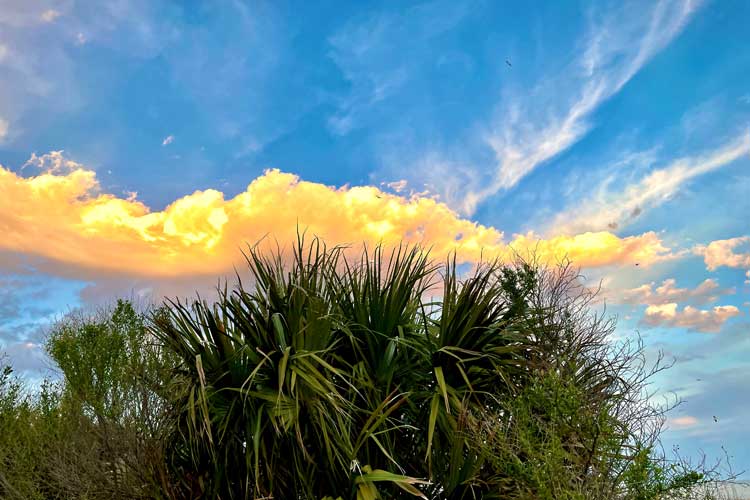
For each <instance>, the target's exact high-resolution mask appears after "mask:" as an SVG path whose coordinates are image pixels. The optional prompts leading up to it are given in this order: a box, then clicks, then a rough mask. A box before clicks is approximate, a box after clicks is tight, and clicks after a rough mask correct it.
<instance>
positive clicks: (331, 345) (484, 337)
mask: <svg viewBox="0 0 750 500" xmlns="http://www.w3.org/2000/svg"><path fill="white" fill-rule="evenodd" d="M353 254H354V255H357V257H354V258H353V257H352V255H353ZM246 260H247V266H248V269H249V274H250V276H249V279H248V278H246V277H245V278H243V276H242V275H241V274H239V273H238V274H237V282H236V285H235V286H234V287H233V288H231V289H229V288H228V287H227V286H226V285H225V286H224V287H223V288H221V289H220V290H219V291H218V292H219V293H218V299H217V300H216V301H215V302H214V303H211V304H210V303H208V302H207V301H205V300H202V299H200V298H198V299H197V300H195V301H193V302H192V303H183V302H181V301H172V302H170V303H169V304H168V307H167V308H166V310H165V309H160V314H158V315H155V316H154V317H153V319H152V326H151V328H152V330H153V332H154V334H155V335H156V336H157V337H158V338H159V339H160V340H161V342H162V343H163V344H164V345H165V346H166V347H167V348H168V349H169V350H170V351H171V352H173V353H175V354H176V355H177V357H178V358H179V360H180V362H179V363H178V365H177V367H176V369H175V370H174V373H173V377H172V379H171V380H170V381H169V384H170V386H171V387H172V388H173V390H172V394H173V398H172V401H173V403H174V407H173V413H174V415H173V416H174V421H175V422H176V426H175V431H174V433H173V436H172V439H171V446H170V450H171V452H172V455H171V466H172V468H173V473H174V475H175V476H178V477H181V478H182V480H183V483H184V484H183V488H184V489H185V491H189V492H190V495H191V496H192V497H200V496H202V497H207V498H223V499H232V498H275V499H331V500H332V499H341V500H350V499H352V500H353V499H357V500H371V499H373V500H374V499H378V498H412V497H421V498H435V499H438V498H440V499H456V500H458V499H469V498H471V499H474V498H506V497H508V496H510V497H515V498H535V497H537V496H540V497H542V498H544V497H545V495H547V496H549V495H552V496H553V497H555V496H556V495H557V496H559V495H562V494H563V492H565V491H568V492H573V493H571V495H573V496H571V498H584V497H581V496H580V495H581V494H582V493H581V492H584V491H589V492H594V491H596V492H599V493H601V492H604V491H606V492H607V493H606V495H609V496H610V497H613V498H614V497H617V495H618V494H619V493H618V492H620V491H621V490H620V489H618V488H620V486H618V484H619V483H618V481H619V479H618V478H619V477H620V476H621V474H622V471H623V470H626V469H627V467H628V464H629V463H630V462H631V461H632V460H631V456H630V455H628V453H627V450H628V446H631V445H632V444H633V443H634V442H636V441H637V440H639V439H641V438H643V437H646V438H648V437H649V436H646V435H645V434H644V433H643V432H641V433H640V434H638V433H637V430H638V426H639V425H640V429H644V428H646V426H647V425H650V424H649V422H651V423H653V422H655V421H658V418H659V417H660V414H659V412H658V410H657V409H653V408H652V407H650V406H648V405H646V404H641V403H643V402H644V401H645V400H644V399H638V397H639V391H640V390H641V389H642V387H643V383H644V381H645V380H646V378H647V377H648V372H647V371H644V370H643V366H642V365H639V364H638V363H636V364H635V365H633V361H634V360H635V361H637V359H639V358H638V356H639V355H640V353H641V352H642V351H638V350H637V349H636V350H635V351H627V350H621V351H616V350H612V349H611V347H608V346H609V344H608V343H607V342H606V336H607V335H608V333H609V332H610V330H609V328H610V323H608V322H606V321H604V322H602V321H601V320H600V319H598V318H599V317H597V316H592V315H590V314H589V313H588V309H587V307H588V304H589V302H590V301H589V299H588V295H585V294H583V295H582V294H578V295H576V294H574V293H569V292H571V287H570V286H569V285H570V284H571V283H574V282H575V280H574V279H572V278H571V275H570V273H569V272H567V268H562V270H563V272H562V273H561V274H559V275H558V274H555V273H554V272H551V273H550V272H547V271H544V270H540V269H539V268H538V267H537V266H535V265H532V264H528V263H524V262H519V263H517V264H514V265H511V266H508V265H504V264H501V263H499V262H490V263H483V264H479V265H477V266H475V268H474V270H473V272H471V273H468V274H467V275H464V276H462V275H461V273H459V271H458V269H459V266H458V265H457V263H456V259H455V257H454V258H453V259H449V260H448V261H447V262H446V263H445V264H444V265H436V264H434V263H433V262H432V261H431V260H430V259H429V257H428V253H427V252H426V251H424V250H422V249H421V248H419V247H408V246H404V245H401V246H398V247H396V248H394V249H393V250H390V251H386V250H385V249H384V248H383V247H381V246H377V247H375V248H374V249H367V248H365V249H364V250H363V251H361V252H357V253H355V252H353V250H352V249H347V248H342V247H333V248H327V247H326V246H325V245H324V244H323V243H322V242H321V241H320V240H318V239H313V240H311V241H309V242H306V241H305V239H304V237H302V236H300V237H299V239H298V241H297V244H296V245H295V247H294V248H293V249H292V252H291V255H285V254H284V252H282V251H281V250H279V249H278V248H277V250H276V251H275V252H270V253H269V252H264V251H261V250H260V247H251V248H249V249H248V252H247V254H246ZM566 273H567V274H566ZM561 277H562V278H561ZM555 279H558V281H555ZM560 280H561V281H560ZM566 280H567V281H566ZM433 286H434V287H433ZM432 295H438V296H439V298H438V299H437V300H433V299H430V298H429V297H430V296H432ZM628 377H630V378H628ZM638 412H640V413H638ZM636 417H638V418H641V417H642V418H643V422H642V423H640V424H637V425H635V426H634V425H633V424H634V421H633V419H634V418H636ZM645 442H646V443H650V442H653V440H650V441H649V440H648V439H646V440H645ZM545 460H547V461H546V462H545ZM594 483H595V484H596V485H597V486H596V488H594V487H593V486H591V485H592V484H594ZM566 488H567V489H566ZM626 490H627V489H626ZM597 494H598V493H597ZM576 495H578V496H576ZM585 498H588V497H585ZM591 498H597V497H596V496H592V497H591Z"/></svg>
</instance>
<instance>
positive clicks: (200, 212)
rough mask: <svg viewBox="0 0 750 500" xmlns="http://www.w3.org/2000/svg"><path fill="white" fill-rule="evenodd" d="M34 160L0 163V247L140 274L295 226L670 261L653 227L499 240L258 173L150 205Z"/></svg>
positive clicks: (415, 210)
mask: <svg viewBox="0 0 750 500" xmlns="http://www.w3.org/2000/svg"><path fill="white" fill-rule="evenodd" d="M32 163H34V164H36V165H37V166H38V167H41V168H42V171H41V173H39V174H38V175H36V176H31V177H23V176H20V175H18V174H16V173H14V172H11V171H10V170H7V169H5V168H3V167H2V166H0V230H1V231H2V238H0V250H5V251H10V252H18V253H22V254H27V255H32V256H37V257H42V258H44V259H49V260H51V261H53V262H56V263H59V264H61V265H68V266H78V267H80V268H84V269H89V270H94V271H106V272H112V273H118V274H119V273H122V274H130V275H139V276H158V277H170V276H171V277H177V276H186V275H200V274H214V273H219V272H223V271H226V270H229V269H231V266H232V265H233V264H236V263H238V262H239V261H240V260H241V255H240V249H241V248H243V246H244V245H245V244H246V243H251V244H252V243H255V242H257V241H259V240H261V239H262V238H264V237H266V236H268V237H270V238H269V239H270V240H276V241H278V242H280V243H281V244H284V243H287V242H291V241H293V239H294V238H295V233H296V231H297V227H298V226H299V227H300V228H306V229H307V231H308V233H309V234H315V235H318V236H320V237H322V238H323V239H324V240H325V241H326V242H327V243H328V244H360V243H367V244H375V243H377V242H381V241H382V242H383V243H385V244H395V243H398V242H400V241H406V242H409V243H419V244H422V245H426V246H429V247H431V248H432V254H433V256H435V257H441V258H442V257H443V256H445V255H447V254H448V253H449V252H451V251H456V253H457V257H458V260H459V261H461V262H477V261H478V260H480V259H481V258H482V257H484V258H485V259H487V258H493V257H499V258H509V257H510V256H511V255H512V253H513V252H514V251H515V252H519V253H521V254H523V253H524V252H528V251H531V250H533V251H534V252H535V254H536V256H537V257H538V258H539V259H541V260H543V261H551V260H557V259H560V258H562V257H565V256H568V257H569V258H571V259H572V260H573V261H574V262H575V263H576V264H577V265H579V266H583V267H586V266H607V265H617V264H631V265H632V264H634V263H640V264H642V265H648V264H650V263H653V262H655V261H659V260H662V259H665V258H668V257H670V255H671V254H670V252H669V249H668V248H666V247H665V246H664V245H663V244H662V242H661V241H660V239H659V237H658V236H657V235H656V234H655V233H652V232H649V233H644V234H642V235H638V236H630V237H626V238H621V237H618V236H616V235H614V234H612V233H609V232H604V231H602V232H587V233H583V234H577V235H572V236H558V237H553V238H548V239H542V238H540V237H537V236H536V235H534V234H533V233H529V234H525V235H517V236H515V237H514V238H513V239H512V240H510V241H508V242H506V241H505V240H504V238H503V233H502V232H501V231H499V230H498V229H495V228H493V227H490V226H484V225H481V224H477V223H475V222H473V221H470V220H467V219H463V218H461V217H459V216H458V215H457V213H456V212H454V211H453V210H451V209H450V208H449V207H448V206H447V205H446V204H444V203H441V202H440V201H438V200H436V199H434V198H431V197H427V196H423V195H411V196H401V195H397V194H392V193H388V192H384V191H381V190H380V189H378V188H376V187H372V186H358V187H348V186H344V187H340V188H334V187H330V186H326V185H323V184H319V183H314V182H306V181H303V180H300V178H299V177H297V176H296V175H293V174H289V173H284V172H280V171H279V170H267V171H266V172H265V173H264V174H263V175H261V176H260V177H258V178H256V179H255V180H253V181H252V182H251V183H250V184H249V185H248V187H247V189H246V190H245V191H244V192H242V193H240V194H238V195H237V196H235V197H233V198H230V199H225V197H224V194H223V193H221V192H219V191H216V190H213V189H207V190H202V191H196V192H194V193H192V194H190V195H187V196H184V197H182V198H179V199H177V200H175V201H174V202H172V203H171V204H169V205H168V206H167V207H166V208H164V209H163V210H159V211H152V210H151V209H150V208H149V207H148V206H146V205H145V204H143V203H141V202H139V201H138V200H137V199H135V197H134V196H129V197H127V198H121V197H117V196H114V195H112V194H107V193H103V192H101V188H100V185H99V183H98V181H97V178H96V173H95V172H93V171H91V170H89V169H86V168H85V167H83V166H82V165H80V164H77V163H75V162H72V161H70V160H65V159H64V158H63V157H62V156H61V154H60V153H59V152H55V153H50V154H49V155H44V156H42V157H32Z"/></svg>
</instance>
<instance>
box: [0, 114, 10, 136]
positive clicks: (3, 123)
mask: <svg viewBox="0 0 750 500" xmlns="http://www.w3.org/2000/svg"><path fill="white" fill-rule="evenodd" d="M7 135H8V120H4V119H2V118H0V141H2V140H3V139H5V136H7Z"/></svg>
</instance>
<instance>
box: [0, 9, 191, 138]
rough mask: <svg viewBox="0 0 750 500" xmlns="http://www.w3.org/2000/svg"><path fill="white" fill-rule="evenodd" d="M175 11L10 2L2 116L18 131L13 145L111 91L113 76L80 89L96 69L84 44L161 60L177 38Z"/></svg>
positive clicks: (4, 19)
mask: <svg viewBox="0 0 750 500" xmlns="http://www.w3.org/2000/svg"><path fill="white" fill-rule="evenodd" d="M170 11H172V12H173V10H172V9H170V8H168V7H165V6H164V5H162V4H159V3H158V2H150V1H148V0H121V1H118V2H93V3H92V2H83V1H81V0H4V1H3V2H2V8H0V33H2V40H0V61H2V64H0V117H2V119H3V120H4V121H5V122H6V124H7V125H6V126H7V128H9V130H10V133H7V137H6V138H5V141H6V142H11V141H19V142H20V140H23V139H25V138H27V136H31V137H33V136H35V135H36V134H39V133H40V131H43V130H44V129H45V126H46V125H47V124H49V123H54V122H55V121H56V119H57V117H58V116H59V114H60V113H70V112H72V111H78V110H80V109H83V107H84V105H85V103H86V102H87V101H88V100H89V99H93V100H94V101H95V100H96V98H97V96H98V94H99V93H100V92H106V91H107V90H108V89H109V88H110V87H111V85H112V81H111V79H110V78H104V79H99V81H98V83H99V85H98V87H97V89H96V92H88V91H87V89H86V88H85V87H86V86H85V85H84V86H83V87H82V86H81V85H79V83H80V80H81V78H82V76H83V75H85V74H86V70H87V69H88V67H86V66H88V65H90V61H84V60H83V59H82V58H81V55H80V51H79V46H80V45H81V44H82V43H85V42H87V41H89V40H91V41H96V43H97V44H98V46H99V47H100V48H102V49H105V50H107V51H112V52H113V56H114V55H115V54H116V55H117V57H119V56H124V57H131V58H142V57H153V56H154V55H156V54H157V53H158V52H159V51H161V50H162V48H163V47H164V46H165V45H166V44H168V43H169V42H170V41H172V40H173V39H174V38H175V33H176V28H175V26H174V25H173V24H172V22H171V21H172V19H173V17H171V16H169V15H168V14H169V13H170ZM88 90H91V89H88ZM32 142H33V140H32Z"/></svg>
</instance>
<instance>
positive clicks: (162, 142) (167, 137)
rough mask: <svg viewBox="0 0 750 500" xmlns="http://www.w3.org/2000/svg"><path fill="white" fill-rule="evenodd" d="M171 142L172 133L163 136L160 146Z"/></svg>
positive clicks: (172, 139)
mask: <svg viewBox="0 0 750 500" xmlns="http://www.w3.org/2000/svg"><path fill="white" fill-rule="evenodd" d="M172 142H174V136H173V135H168V136H166V137H165V138H164V140H163V141H161V145H162V146H168V145H170V144H172Z"/></svg>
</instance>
